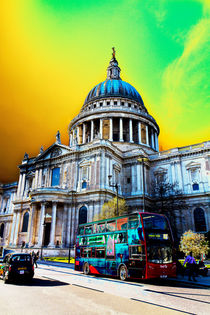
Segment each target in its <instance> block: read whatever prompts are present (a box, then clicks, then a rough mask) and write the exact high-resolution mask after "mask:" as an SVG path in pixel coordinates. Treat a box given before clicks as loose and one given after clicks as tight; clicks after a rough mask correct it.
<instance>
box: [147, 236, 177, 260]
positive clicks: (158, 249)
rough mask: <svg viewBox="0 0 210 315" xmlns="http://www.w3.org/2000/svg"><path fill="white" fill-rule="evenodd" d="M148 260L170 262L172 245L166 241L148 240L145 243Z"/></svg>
mask: <svg viewBox="0 0 210 315" xmlns="http://www.w3.org/2000/svg"><path fill="white" fill-rule="evenodd" d="M147 258H148V262H151V263H156V264H163V263H172V259H173V257H172V247H171V246H170V244H169V243H168V244H167V243H166V242H160V241H158V242H154V241H153V242H149V244H148V245H147Z"/></svg>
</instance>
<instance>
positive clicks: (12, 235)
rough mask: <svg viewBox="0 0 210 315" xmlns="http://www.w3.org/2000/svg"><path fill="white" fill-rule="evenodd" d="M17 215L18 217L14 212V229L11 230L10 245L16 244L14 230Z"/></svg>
mask: <svg viewBox="0 0 210 315" xmlns="http://www.w3.org/2000/svg"><path fill="white" fill-rule="evenodd" d="M16 217H17V213H16V212H13V221H12V230H11V234H10V242H9V244H10V245H13V244H14V231H15V224H16Z"/></svg>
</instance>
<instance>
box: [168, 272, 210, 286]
mask: <svg viewBox="0 0 210 315" xmlns="http://www.w3.org/2000/svg"><path fill="white" fill-rule="evenodd" d="M195 279H196V282H195V281H193V280H192V281H189V280H188V276H187V275H185V276H182V275H178V276H177V277H176V278H169V280H171V281H175V282H182V283H188V284H195V285H201V286H205V287H208V288H210V276H209V275H208V276H207V277H203V276H197V277H195Z"/></svg>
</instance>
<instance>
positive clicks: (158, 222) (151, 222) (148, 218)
mask: <svg viewBox="0 0 210 315" xmlns="http://www.w3.org/2000/svg"><path fill="white" fill-rule="evenodd" d="M142 218H143V224H144V229H145V230H152V231H154V230H168V222H167V220H166V218H165V217H163V216H160V215H155V214H151V215H149V214H142Z"/></svg>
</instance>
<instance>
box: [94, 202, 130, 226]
mask: <svg viewBox="0 0 210 315" xmlns="http://www.w3.org/2000/svg"><path fill="white" fill-rule="evenodd" d="M127 212H128V207H127V205H126V202H125V199H121V198H118V215H123V214H125V213H127ZM116 216H117V198H116V197H115V198H113V199H111V200H109V201H107V202H105V203H104V204H103V206H102V209H101V213H99V214H98V215H95V216H94V220H95V221H96V220H103V219H108V218H112V217H116Z"/></svg>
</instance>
